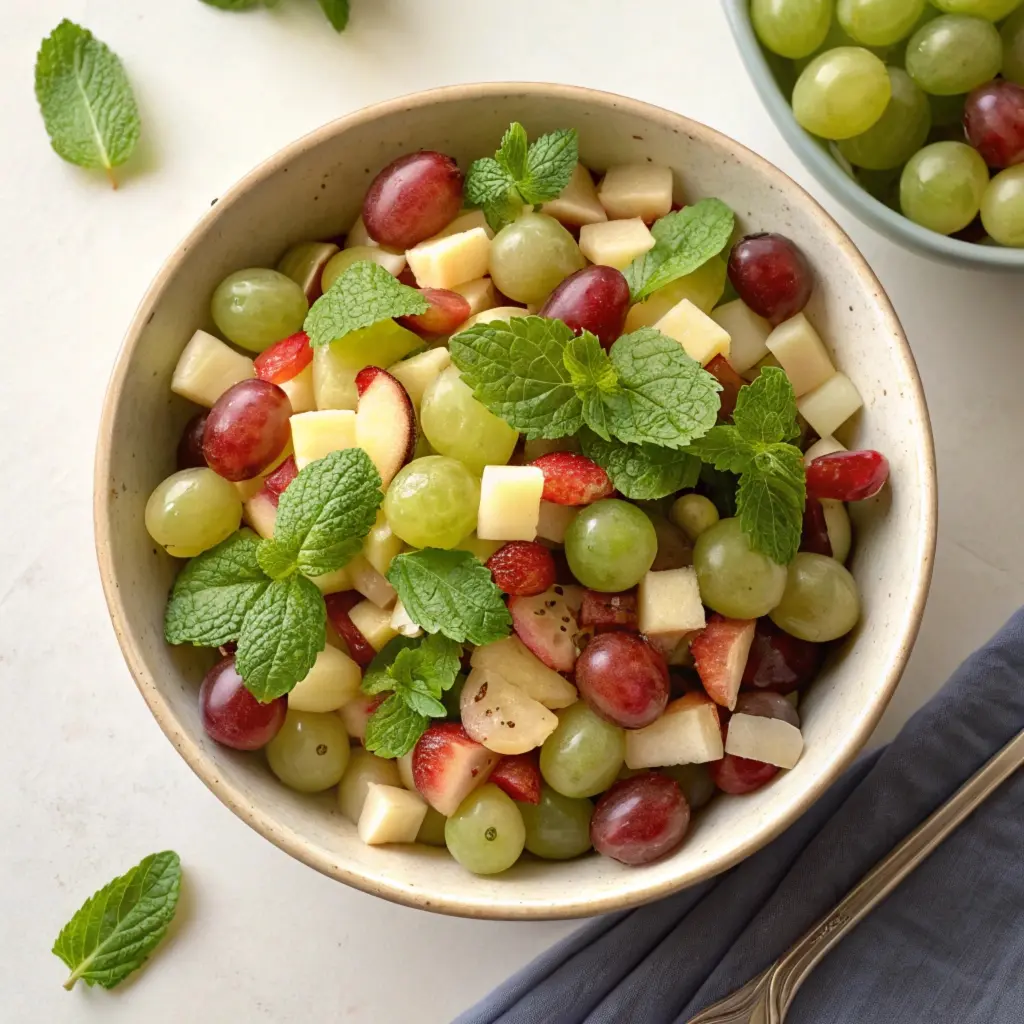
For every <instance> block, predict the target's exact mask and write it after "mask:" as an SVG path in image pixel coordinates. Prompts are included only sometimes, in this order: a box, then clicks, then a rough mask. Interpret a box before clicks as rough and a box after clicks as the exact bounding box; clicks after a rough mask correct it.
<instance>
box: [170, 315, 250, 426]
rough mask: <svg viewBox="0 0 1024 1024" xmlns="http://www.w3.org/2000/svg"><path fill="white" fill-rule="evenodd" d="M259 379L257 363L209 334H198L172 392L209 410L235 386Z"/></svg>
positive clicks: (179, 368) (173, 379)
mask: <svg viewBox="0 0 1024 1024" xmlns="http://www.w3.org/2000/svg"><path fill="white" fill-rule="evenodd" d="M255 376H256V370H255V368H254V367H253V362H252V360H251V359H250V358H249V357H248V356H243V355H242V354H241V353H240V352H236V351H235V350H234V349H233V348H231V347H230V346H228V345H225V344H224V342H223V341H221V340H220V339H219V338H215V337H214V336H213V335H212V334H207V333H206V331H196V333H195V334H193V335H192V339H191V340H190V341H189V343H188V344H187V345H186V346H185V350H184V351H183V352H182V353H181V355H180V356H179V357H178V365H177V366H175V368H174V375H173V376H172V377H171V390H172V391H173V392H174V393H175V394H176V395H181V397H182V398H187V399H188V400H189V401H190V402H195V403H196V404H197V405H205V406H206V407H207V408H208V409H209V408H210V407H212V406H213V404H214V402H216V401H217V399H218V398H220V396H221V395H223V394H224V392H225V391H227V389H228V388H229V387H231V386H232V385H233V384H237V383H238V382H239V381H242V380H248V379H249V378H250V377H255Z"/></svg>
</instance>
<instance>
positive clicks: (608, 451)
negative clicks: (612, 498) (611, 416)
mask: <svg viewBox="0 0 1024 1024" xmlns="http://www.w3.org/2000/svg"><path fill="white" fill-rule="evenodd" d="M580 441H581V443H582V446H583V454H584V455H586V456H587V458H588V459H593V460H594V462H596V463H597V464H598V465H599V466H600V467H601V468H602V469H603V470H604V471H605V472H606V473H607V474H608V477H609V479H610V480H611V482H612V484H613V485H614V487H615V489H616V490H617V491H619V492H620V493H621V494H622V495H623V496H624V497H626V498H630V499H632V500H633V501H656V500H657V499H658V498H665V497H667V496H668V495H670V494H675V493H676V491H682V490H684V489H686V488H688V487H694V486H695V485H696V483H697V479H698V477H699V476H700V470H701V461H700V459H698V458H697V457H696V456H695V455H691V454H690V453H689V452H686V451H676V450H674V449H672V448H659V447H658V446H657V445H653V444H625V443H623V442H622V441H616V440H614V439H613V440H611V441H605V440H604V439H603V438H600V437H598V436H597V434H595V433H594V432H593V431H590V430H584V431H583V433H582V434H581V435H580Z"/></svg>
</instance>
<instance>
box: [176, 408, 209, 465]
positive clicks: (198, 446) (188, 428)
mask: <svg viewBox="0 0 1024 1024" xmlns="http://www.w3.org/2000/svg"><path fill="white" fill-rule="evenodd" d="M209 415H210V414H209V413H208V412H197V413H196V414H195V416H193V417H192V419H190V420H189V421H188V423H186V424H185V429H184V430H183V431H182V432H181V440H180V441H179V442H178V469H197V468H200V467H202V466H205V465H206V456H205V455H204V454H203V431H204V430H206V417H207V416H209Z"/></svg>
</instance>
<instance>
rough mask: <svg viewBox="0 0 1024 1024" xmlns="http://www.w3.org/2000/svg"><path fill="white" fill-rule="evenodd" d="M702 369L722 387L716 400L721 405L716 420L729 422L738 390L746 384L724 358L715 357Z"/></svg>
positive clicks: (734, 408)
mask: <svg viewBox="0 0 1024 1024" xmlns="http://www.w3.org/2000/svg"><path fill="white" fill-rule="evenodd" d="M704 369H705V370H707V371H708V373H710V374H711V376H712V377H714V378H715V380H717V381H718V383H719V384H721V385H722V390H721V391H720V392H719V393H718V400H719V402H720V403H721V404H720V405H719V408H718V418H719V419H720V420H731V419H732V414H733V413H734V412H735V411H736V399H737V398H739V394H740V388H742V387H744V386H746V383H747V382H746V381H745V380H744V379H743V378H742V377H741V376H740V375H739V374H738V373H737V372H736V371H735V370H734V369H733V368H732V367H731V366H730V365H729V360H728V359H726V358H725V357H724V356H715V358H714V359H712V360H711V361H710V362H709V363H708V365H707V366H705V367H704Z"/></svg>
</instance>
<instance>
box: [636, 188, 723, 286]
mask: <svg viewBox="0 0 1024 1024" xmlns="http://www.w3.org/2000/svg"><path fill="white" fill-rule="evenodd" d="M735 221H736V218H735V216H734V214H733V212H732V210H730V209H729V207H728V206H726V205H725V203H723V202H722V201H721V200H720V199H702V200H701V201H700V202H698V203H694V204H693V206H687V207H684V208H683V209H682V210H678V211H676V212H675V213H669V214H666V215H665V216H664V217H662V218H661V219H660V220H658V221H656V222H655V224H654V226H653V227H652V228H651V234H652V235H654V239H655V245H654V248H653V249H651V250H649V251H648V252H646V253H644V254H643V255H642V256H638V257H637V258H636V259H635V260H633V262H632V263H630V265H629V266H628V267H626V269H625V271H624V273H625V275H626V281H627V282H628V283H629V294H630V297H631V299H632V301H633V302H641V301H642V300H644V299H646V298H647V297H648V296H649V295H651V294H652V293H653V292H656V291H657V290H658V289H659V288H664V287H665V285H667V284H671V283H672V282H673V281H675V280H676V279H677V278H680V277H685V276H686V275H687V274H692V273H693V272H694V271H695V270H697V269H698V268H699V267H701V266H703V265H704V264H705V263H707V261H708V260H709V259H711V258H712V257H713V256H717V255H718V254H719V253H720V252H721V251H722V250H723V249H724V248H725V247H726V246H727V245H728V244H729V239H730V238H731V237H732V231H733V226H734V224H735Z"/></svg>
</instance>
